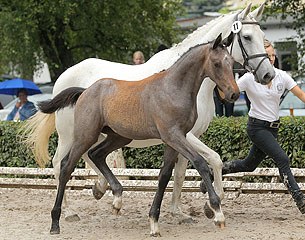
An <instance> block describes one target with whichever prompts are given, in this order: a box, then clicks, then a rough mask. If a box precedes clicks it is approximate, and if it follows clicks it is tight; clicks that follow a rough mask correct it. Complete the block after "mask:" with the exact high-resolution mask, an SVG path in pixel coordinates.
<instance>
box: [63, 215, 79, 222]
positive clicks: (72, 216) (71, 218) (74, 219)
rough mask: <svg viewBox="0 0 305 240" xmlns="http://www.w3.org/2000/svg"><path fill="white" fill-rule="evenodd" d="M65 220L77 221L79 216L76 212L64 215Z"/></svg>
mask: <svg viewBox="0 0 305 240" xmlns="http://www.w3.org/2000/svg"><path fill="white" fill-rule="evenodd" d="M65 220H66V221H67V222H78V221H80V217H79V216H78V215H77V214H73V215H70V216H67V217H65Z"/></svg>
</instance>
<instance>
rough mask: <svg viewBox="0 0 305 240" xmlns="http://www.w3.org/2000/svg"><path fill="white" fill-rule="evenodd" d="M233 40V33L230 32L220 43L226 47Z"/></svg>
mask: <svg viewBox="0 0 305 240" xmlns="http://www.w3.org/2000/svg"><path fill="white" fill-rule="evenodd" d="M233 40H234V33H233V32H231V33H230V35H229V36H228V37H226V38H225V39H224V40H222V44H223V45H224V46H226V47H229V46H230V45H231V44H232V42H233Z"/></svg>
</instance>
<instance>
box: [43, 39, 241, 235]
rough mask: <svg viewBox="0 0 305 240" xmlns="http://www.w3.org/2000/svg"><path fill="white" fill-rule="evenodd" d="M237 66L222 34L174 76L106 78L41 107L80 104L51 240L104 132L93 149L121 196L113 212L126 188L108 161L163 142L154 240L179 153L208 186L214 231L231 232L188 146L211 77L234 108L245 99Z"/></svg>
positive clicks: (203, 166) (187, 57) (190, 54)
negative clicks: (135, 145)
mask: <svg viewBox="0 0 305 240" xmlns="http://www.w3.org/2000/svg"><path fill="white" fill-rule="evenodd" d="M227 41H228V40H227ZM226 44H230V43H226ZM232 66H233V59H232V57H231V56H230V55H229V53H228V51H227V50H226V46H225V41H224V42H222V40H221V35H219V36H218V38H217V39H216V40H215V41H214V42H213V43H209V44H203V45H198V46H196V47H193V48H191V49H190V50H189V51H187V52H186V53H185V54H184V55H183V56H182V57H181V58H180V59H179V60H178V61H177V62H176V63H175V64H174V65H173V66H172V67H170V68H169V69H168V70H166V71H162V72H160V73H157V74H154V75H152V76H150V77H148V78H145V79H143V80H142V81H137V82H134V81H132V82H128V81H117V80H115V79H101V80H99V81H97V82H96V83H94V84H93V85H92V86H91V87H89V88H88V89H86V90H85V89H82V88H68V89H66V90H64V91H62V92H61V93H60V94H58V95H57V96H56V97H55V98H54V99H53V100H50V101H47V102H43V103H41V104H40V106H39V107H40V110H41V111H42V112H44V113H52V112H55V111H57V110H59V109H61V108H64V107H68V106H70V105H73V104H75V117H74V121H75V124H74V140H73V144H72V146H71V149H70V152H69V153H68V154H67V155H66V156H65V158H64V159H63V160H62V164H61V172H60V177H59V185H58V191H57V197H56V201H55V205H54V207H53V209H52V214H51V215H52V226H51V231H50V232H51V234H58V233H59V232H60V228H59V218H60V214H61V205H62V200H63V195H64V191H65V186H66V184H67V182H68V180H69V178H70V176H71V173H72V172H73V170H74V168H75V166H76V163H77V161H78V160H79V159H80V158H81V156H82V155H83V154H84V153H85V152H86V151H87V150H88V149H89V148H91V147H92V145H93V144H94V143H96V142H97V140H98V136H99V134H100V133H101V132H102V133H105V134H107V138H106V139H105V140H104V141H103V142H102V143H100V144H98V145H97V146H95V147H93V148H92V149H90V150H89V153H88V155H89V158H90V159H91V160H92V162H93V163H94V164H95V165H96V167H97V168H98V169H99V170H100V171H101V172H102V173H103V175H104V176H105V178H106V179H107V181H108V182H109V184H110V187H111V189H112V192H113V195H114V202H113V208H114V209H115V210H116V211H117V212H118V211H119V210H120V209H121V206H122V191H123V189H122V185H121V184H120V183H119V181H118V180H117V179H116V177H115V176H114V175H113V173H112V172H111V170H110V169H109V167H108V166H107V164H106V162H105V159H106V156H107V155H108V154H109V153H111V152H112V151H114V150H116V149H118V148H121V147H123V146H125V145H127V144H128V143H130V142H131V141H132V140H133V139H135V140H144V139H161V140H162V141H163V142H164V143H165V144H166V148H165V153H164V166H163V167H162V168H161V170H160V175H159V185H158V190H157V192H156V195H155V197H154V200H153V203H152V206H151V209H150V211H149V217H150V224H151V232H150V233H151V235H152V236H159V235H160V231H159V226H158V219H159V215H160V207H161V202H162V199H163V195H164V191H165V188H166V186H167V184H168V181H169V179H170V177H171V175H172V170H173V167H174V165H175V160H176V159H177V155H178V153H181V154H182V155H183V156H184V157H186V158H187V159H188V160H190V161H191V162H192V164H193V165H194V167H195V168H196V169H197V170H198V172H199V173H200V176H201V177H202V185H204V186H205V188H206V189H207V192H208V194H209V207H210V208H211V209H212V211H213V212H214V214H215V218H214V221H215V224H217V225H219V226H224V223H225V218H224V215H223V213H222V211H221V206H220V199H219V197H218V196H217V194H216V193H215V191H214V188H213V185H212V182H211V180H210V177H209V168H208V165H207V163H206V161H205V160H204V159H203V157H202V156H201V155H200V154H198V153H197V152H196V151H195V150H194V149H193V146H192V145H191V144H190V143H189V142H188V141H187V140H186V134H187V133H188V132H189V131H190V130H191V129H192V127H193V125H194V123H195V121H196V119H197V110H196V109H197V108H196V97H197V93H198V91H199V88H200V86H201V83H202V81H203V80H204V78H206V77H210V78H211V79H212V80H213V81H214V82H215V83H216V84H217V86H218V88H219V89H221V90H222V91H223V92H224V94H225V98H226V100H228V101H234V100H236V99H237V98H238V97H239V89H238V87H237V85H236V83H235V80H234V77H233V73H232Z"/></svg>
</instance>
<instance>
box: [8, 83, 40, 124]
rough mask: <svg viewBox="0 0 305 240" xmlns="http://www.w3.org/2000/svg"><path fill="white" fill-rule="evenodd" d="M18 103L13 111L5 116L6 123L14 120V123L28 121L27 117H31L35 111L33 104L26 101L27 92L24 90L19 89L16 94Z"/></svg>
mask: <svg viewBox="0 0 305 240" xmlns="http://www.w3.org/2000/svg"><path fill="white" fill-rule="evenodd" d="M17 97H18V101H17V103H16V105H15V107H14V108H13V110H12V111H11V112H10V114H9V115H8V116H7V119H6V120H8V121H10V120H15V121H18V120H20V121H24V120H26V119H28V118H29V117H31V116H33V115H34V114H35V113H36V112H37V109H36V107H35V105H34V103H32V102H30V101H28V93H27V90H26V89H24V88H21V89H20V90H19V91H18V92H17Z"/></svg>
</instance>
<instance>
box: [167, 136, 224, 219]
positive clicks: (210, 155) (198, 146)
mask: <svg viewBox="0 0 305 240" xmlns="http://www.w3.org/2000/svg"><path fill="white" fill-rule="evenodd" d="M186 139H187V141H188V142H189V143H190V144H192V146H193V148H194V149H195V150H196V151H197V152H198V153H199V154H200V155H201V156H202V157H204V158H205V159H206V161H207V162H208V163H209V165H210V166H211V167H212V169H213V174H214V186H215V191H216V193H217V195H218V196H219V197H220V199H221V200H222V199H223V198H224V191H223V184H222V173H221V171H222V165H223V163H222V161H221V159H220V156H219V154H218V153H216V152H215V151H213V150H212V149H210V148H209V147H207V146H206V145H205V144H204V143H202V142H201V141H200V140H199V139H198V138H196V137H195V136H194V135H193V134H192V133H188V134H187V135H186ZM187 162H188V160H187V159H186V158H184V157H183V156H181V155H179V156H178V162H177V163H176V165H175V173H174V189H173V196H172V205H171V212H172V214H173V215H182V216H184V217H185V218H190V216H188V215H186V214H184V213H183V212H182V210H181V201H180V199H181V191H182V185H183V182H184V179H185V171H186V169H187ZM205 209H207V208H205ZM210 216H211V215H210Z"/></svg>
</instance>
